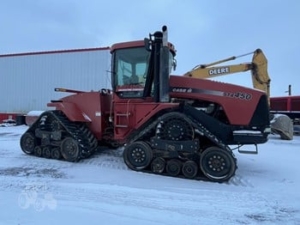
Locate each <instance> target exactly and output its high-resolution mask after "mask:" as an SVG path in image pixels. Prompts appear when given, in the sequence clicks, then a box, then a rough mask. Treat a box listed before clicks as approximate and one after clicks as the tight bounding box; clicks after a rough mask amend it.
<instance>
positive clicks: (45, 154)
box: [43, 146, 51, 159]
mask: <svg viewBox="0 0 300 225" xmlns="http://www.w3.org/2000/svg"><path fill="white" fill-rule="evenodd" d="M43 157H45V158H47V159H49V158H51V147H50V146H45V147H43Z"/></svg>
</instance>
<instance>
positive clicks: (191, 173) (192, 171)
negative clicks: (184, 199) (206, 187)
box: [182, 160, 198, 179]
mask: <svg viewBox="0 0 300 225" xmlns="http://www.w3.org/2000/svg"><path fill="white" fill-rule="evenodd" d="M182 174H183V175H184V176H185V177H186V178H189V179H193V178H195V177H196V176H197V174H198V165H197V163H195V162H194V161H191V160H190V161H186V162H185V163H184V164H183V166H182Z"/></svg>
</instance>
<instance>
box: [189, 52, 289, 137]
mask: <svg viewBox="0 0 300 225" xmlns="http://www.w3.org/2000/svg"><path fill="white" fill-rule="evenodd" d="M250 54H253V56H252V62H251V63H241V64H236V65H222V66H215V65H219V64H222V63H224V62H228V61H231V60H235V59H237V58H240V57H243V56H246V55H250ZM246 71H251V75H252V76H251V77H252V85H253V87H254V88H256V89H258V90H262V91H264V92H265V93H267V96H268V102H269V104H270V83H271V79H270V77H269V73H268V60H267V58H266V56H265V54H264V53H263V51H262V50H261V49H256V50H255V51H254V52H250V53H247V54H243V55H240V56H232V57H229V58H227V59H223V60H219V61H216V62H213V63H209V64H201V65H197V66H196V67H194V68H193V69H192V70H191V71H189V72H187V73H186V74H184V76H187V77H193V78H204V79H206V78H213V77H217V76H224V75H230V74H234V73H240V72H246ZM271 129H272V132H273V133H276V134H279V135H280V137H281V139H284V140H292V139H293V122H292V120H291V119H290V118H289V117H288V116H286V115H283V114H277V115H271Z"/></svg>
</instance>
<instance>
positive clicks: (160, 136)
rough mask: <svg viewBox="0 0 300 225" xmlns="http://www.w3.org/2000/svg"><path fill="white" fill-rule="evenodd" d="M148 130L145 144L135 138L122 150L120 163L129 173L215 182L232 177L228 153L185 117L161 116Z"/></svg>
mask: <svg viewBox="0 0 300 225" xmlns="http://www.w3.org/2000/svg"><path fill="white" fill-rule="evenodd" d="M149 129H151V128H149ZM152 130H154V132H153V136H152V137H151V138H149V139H148V140H143V137H141V136H139V137H138V138H137V139H138V140H136V141H133V142H131V143H129V144H128V145H127V146H126V147H125V149H124V153H123V157H124V162H125V163H126V165H127V166H128V167H129V168H130V169H132V170H135V171H143V172H148V173H154V174H161V175H167V176H172V177H182V178H188V179H197V180H210V181H215V182H225V181H228V180H229V179H230V178H231V177H232V176H234V174H235V171H236V169H237V165H236V158H235V156H234V154H233V152H232V151H231V149H230V148H229V147H228V146H226V145H224V144H223V143H222V142H221V141H220V140H218V138H217V137H216V136H214V135H213V134H212V133H210V132H209V131H208V130H207V129H205V128H204V127H202V126H201V124H197V123H196V122H195V121H193V120H191V119H190V118H188V117H187V116H186V115H184V114H182V113H179V112H172V113H168V114H165V115H163V116H162V117H160V118H158V119H157V123H156V127H155V129H152ZM147 133H149V131H148V132H147Z"/></svg>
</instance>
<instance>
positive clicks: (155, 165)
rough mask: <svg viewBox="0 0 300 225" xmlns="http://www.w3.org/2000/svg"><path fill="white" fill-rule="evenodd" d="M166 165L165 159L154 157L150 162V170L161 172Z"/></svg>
mask: <svg viewBox="0 0 300 225" xmlns="http://www.w3.org/2000/svg"><path fill="white" fill-rule="evenodd" d="M165 167H166V161H165V160H164V158H162V157H158V158H155V159H154V160H153V161H152V163H151V171H152V172H153V173H158V174H160V173H163V172H164V170H165Z"/></svg>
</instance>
